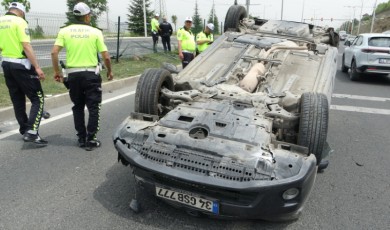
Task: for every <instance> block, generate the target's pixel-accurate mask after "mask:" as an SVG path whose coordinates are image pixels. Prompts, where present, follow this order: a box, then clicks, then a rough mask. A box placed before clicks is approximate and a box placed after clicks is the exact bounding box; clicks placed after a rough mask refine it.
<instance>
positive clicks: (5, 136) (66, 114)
mask: <svg viewBox="0 0 390 230" xmlns="http://www.w3.org/2000/svg"><path fill="white" fill-rule="evenodd" d="M133 94H135V91H131V92H128V93H125V94H121V95H119V96H116V97H113V98H110V99H106V100H103V101H102V105H104V104H107V103H110V102H113V101H116V100H119V99H122V98H124V97H128V96H130V95H133ZM72 114H73V113H72V112H68V113H64V114H61V115H58V116H55V117H51V118H50V119H48V120H42V121H41V126H43V125H47V124H50V123H52V122H54V121H57V120H60V119H62V118H65V117H68V116H71V115H72ZM15 134H19V129H14V130H11V131H8V132H6V133H3V134H1V135H0V140H2V139H4V138H7V137H9V136H12V135H15Z"/></svg>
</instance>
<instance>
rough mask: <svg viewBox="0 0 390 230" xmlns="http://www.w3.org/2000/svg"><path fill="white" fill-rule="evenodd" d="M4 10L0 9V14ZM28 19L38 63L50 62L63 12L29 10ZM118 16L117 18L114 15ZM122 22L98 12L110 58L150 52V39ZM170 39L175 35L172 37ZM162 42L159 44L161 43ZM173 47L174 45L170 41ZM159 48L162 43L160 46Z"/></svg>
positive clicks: (62, 57)
mask: <svg viewBox="0 0 390 230" xmlns="http://www.w3.org/2000/svg"><path fill="white" fill-rule="evenodd" d="M5 13H6V12H5V11H4V10H0V15H4V14H5ZM26 20H27V21H28V24H29V28H30V33H31V39H32V42H31V43H32V46H33V48H34V51H35V54H36V56H37V59H38V61H39V63H40V65H41V66H44V67H46V66H51V57H50V51H51V48H52V46H53V44H54V39H55V37H56V35H57V33H58V31H59V29H60V27H62V26H64V25H65V23H66V22H67V18H66V15H65V13H64V14H51V13H37V12H29V13H27V14H26ZM116 20H117V19H116ZM121 21H122V23H119V27H118V21H112V20H109V19H108V18H107V17H106V16H104V15H103V16H101V17H100V18H99V20H98V26H99V28H101V29H102V30H103V33H104V35H105V39H106V40H105V42H106V45H107V48H108V51H109V53H110V54H111V56H112V58H114V59H117V58H123V57H132V56H138V55H144V54H148V53H152V52H153V47H152V39H151V38H150V37H147V38H144V37H137V38H136V37H130V36H131V34H130V33H129V31H128V30H127V23H126V22H125V21H126V19H123V18H121ZM172 40H173V41H172V43H174V42H175V38H174V37H172ZM160 46H161V44H160ZM173 48H175V45H173ZM159 49H162V47H159ZM60 58H61V59H62V60H63V59H65V52H61V54H60Z"/></svg>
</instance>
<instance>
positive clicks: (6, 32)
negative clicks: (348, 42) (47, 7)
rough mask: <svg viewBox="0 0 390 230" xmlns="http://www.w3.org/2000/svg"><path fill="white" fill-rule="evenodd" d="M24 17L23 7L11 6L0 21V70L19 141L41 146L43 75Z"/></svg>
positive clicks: (19, 5) (17, 3) (13, 4)
mask: <svg viewBox="0 0 390 230" xmlns="http://www.w3.org/2000/svg"><path fill="white" fill-rule="evenodd" d="M25 13H26V9H25V7H24V5H23V4H21V3H19V2H12V3H11V4H10V6H9V11H8V12H7V13H6V14H5V15H4V16H2V17H0V51H2V56H3V62H2V67H3V71H4V77H5V83H6V85H7V87H8V90H9V95H10V97H11V100H12V104H13V106H14V111H15V116H16V120H17V121H18V123H19V126H20V128H19V132H20V133H21V134H22V135H23V140H24V141H25V142H33V143H35V144H36V145H40V146H45V145H47V141H45V140H43V139H42V138H41V137H40V136H39V133H38V131H39V125H40V122H41V119H42V114H43V105H44V94H43V90H42V86H41V82H40V80H42V81H43V80H45V74H44V73H43V71H42V69H41V68H40V66H39V64H38V62H37V59H36V57H35V54H34V50H33V48H32V47H31V44H30V36H29V29H28V25H27V22H26V21H25V19H24V18H25ZM26 96H27V97H28V99H29V100H30V101H31V109H30V115H29V116H27V114H26Z"/></svg>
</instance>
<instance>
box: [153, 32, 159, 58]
mask: <svg viewBox="0 0 390 230" xmlns="http://www.w3.org/2000/svg"><path fill="white" fill-rule="evenodd" d="M152 39H153V51H154V52H155V53H156V52H157V43H158V33H157V32H154V31H152Z"/></svg>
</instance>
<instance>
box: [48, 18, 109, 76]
mask: <svg viewBox="0 0 390 230" xmlns="http://www.w3.org/2000/svg"><path fill="white" fill-rule="evenodd" d="M54 45H57V46H61V47H65V48H66V65H67V67H68V68H77V67H93V66H97V64H98V59H97V53H101V52H104V51H107V46H106V45H105V44H104V39H103V33H102V31H100V30H99V29H97V28H94V27H92V26H89V25H85V24H72V25H69V26H66V27H63V28H61V29H60V31H59V32H58V36H57V39H56V41H55V43H54Z"/></svg>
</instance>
